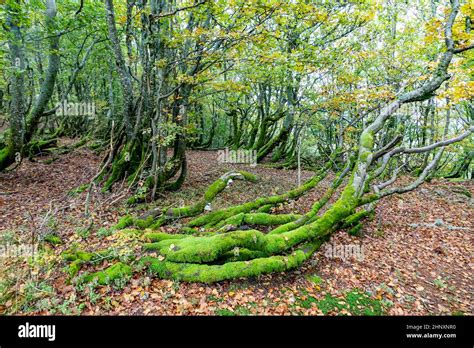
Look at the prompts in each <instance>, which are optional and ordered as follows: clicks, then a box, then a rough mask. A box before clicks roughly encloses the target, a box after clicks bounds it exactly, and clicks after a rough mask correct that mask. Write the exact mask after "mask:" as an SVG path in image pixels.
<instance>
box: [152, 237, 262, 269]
mask: <svg viewBox="0 0 474 348" xmlns="http://www.w3.org/2000/svg"><path fill="white" fill-rule="evenodd" d="M264 237H265V235H264V234H263V233H262V232H259V231H256V230H248V231H234V232H229V233H226V234H217V235H213V236H210V237H191V236H190V237H187V238H183V239H178V240H176V239H166V240H163V241H161V242H158V243H157V244H156V245H155V248H156V250H159V253H160V254H161V255H163V256H165V257H166V260H167V261H173V262H188V263H206V262H211V261H215V260H217V259H218V258H219V257H220V256H222V255H223V254H224V253H226V252H228V251H231V250H233V249H234V248H235V247H242V248H247V249H252V250H259V249H261V248H262V245H263V241H264Z"/></svg>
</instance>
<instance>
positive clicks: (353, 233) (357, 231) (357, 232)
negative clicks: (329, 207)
mask: <svg viewBox="0 0 474 348" xmlns="http://www.w3.org/2000/svg"><path fill="white" fill-rule="evenodd" d="M361 230H362V224H361V223H360V222H359V223H357V224H356V225H355V226H354V227H352V228H350V229H349V231H347V233H349V234H350V235H351V236H359V235H360V232H361Z"/></svg>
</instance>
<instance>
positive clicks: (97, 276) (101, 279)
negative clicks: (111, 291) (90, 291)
mask: <svg viewBox="0 0 474 348" xmlns="http://www.w3.org/2000/svg"><path fill="white" fill-rule="evenodd" d="M131 275H132V268H131V267H130V266H128V265H126V264H124V263H122V262H117V263H116V264H114V265H112V266H110V267H108V268H106V269H104V270H103V271H99V272H95V273H91V274H86V275H84V276H83V277H82V279H81V282H85V283H89V282H92V281H94V280H97V284H99V285H107V284H110V283H111V282H112V281H115V280H118V279H123V278H128V277H130V276H131Z"/></svg>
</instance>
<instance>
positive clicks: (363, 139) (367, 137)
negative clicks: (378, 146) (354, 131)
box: [360, 131, 374, 150]
mask: <svg viewBox="0 0 474 348" xmlns="http://www.w3.org/2000/svg"><path fill="white" fill-rule="evenodd" d="M360 145H361V146H362V147H363V148H365V149H369V150H371V149H372V148H373V146H374V134H373V133H372V132H370V131H365V132H363V133H362V134H361V136H360Z"/></svg>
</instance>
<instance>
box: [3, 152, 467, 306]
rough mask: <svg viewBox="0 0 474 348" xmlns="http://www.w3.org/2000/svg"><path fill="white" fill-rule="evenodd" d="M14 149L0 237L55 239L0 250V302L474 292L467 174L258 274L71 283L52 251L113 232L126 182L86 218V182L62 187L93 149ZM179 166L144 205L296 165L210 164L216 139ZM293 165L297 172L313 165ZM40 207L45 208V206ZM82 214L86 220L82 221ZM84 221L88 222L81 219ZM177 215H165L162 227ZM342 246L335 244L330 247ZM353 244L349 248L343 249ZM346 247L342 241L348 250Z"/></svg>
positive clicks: (243, 193) (346, 301)
mask: <svg viewBox="0 0 474 348" xmlns="http://www.w3.org/2000/svg"><path fill="white" fill-rule="evenodd" d="M46 159H48V158H47V157H45V158H40V159H37V161H36V162H30V161H27V160H26V161H24V162H23V163H22V164H21V165H20V166H19V167H18V168H16V169H15V170H13V171H10V172H7V173H2V174H0V217H1V218H0V241H1V242H2V243H0V245H14V244H16V245H18V244H24V243H28V242H29V241H31V240H32V239H33V238H36V239H37V238H38V236H41V235H44V234H45V233H50V232H55V233H57V234H58V235H59V236H60V237H61V239H62V240H63V244H61V245H57V246H51V245H49V244H47V243H42V244H41V248H40V250H38V251H37V255H38V257H37V258H36V260H35V261H32V260H29V261H28V260H24V259H21V258H5V257H3V258H1V259H0V272H1V274H0V314H1V313H5V314H12V313H14V314H29V315H31V314H36V315H40V314H44V315H47V314H66V315H67V314H73V315H74V314H84V315H97V314H101V315H118V314H120V315H254V314H257V315H364V314H375V315H426V314H433V315H438V314H440V315H462V314H465V315H472V314H473V312H474V311H473V307H472V304H473V303H474V302H473V299H472V294H473V293H474V291H473V290H474V289H473V287H474V282H473V274H474V272H473V263H472V255H473V251H474V250H473V249H474V247H473V246H474V241H473V231H474V209H473V206H474V200H473V198H471V196H472V194H473V193H474V182H473V181H463V182H452V181H447V180H433V181H432V182H430V183H425V184H423V185H422V186H421V187H420V188H418V189H417V190H416V191H414V192H411V193H408V194H405V195H403V196H392V197H389V198H387V199H384V200H383V201H381V202H380V203H379V204H378V206H377V208H376V216H375V218H374V219H372V220H370V221H365V222H364V227H363V230H362V236H359V237H356V236H350V235H349V234H348V233H347V232H346V231H338V232H336V233H334V234H333V235H332V237H331V239H330V241H329V242H327V243H326V244H324V245H323V246H322V248H321V249H320V250H319V251H318V252H316V253H315V254H314V255H313V257H312V258H311V259H310V261H308V262H306V263H305V264H304V265H303V266H302V267H301V268H300V269H298V270H294V271H291V272H287V273H285V274H273V275H265V276H261V277H259V278H257V279H246V280H245V279H241V280H234V281H224V282H219V283H216V284H210V285H209V284H200V283H184V282H176V281H170V280H161V279H156V278H153V277H151V276H150V275H147V274H145V273H143V274H139V273H136V274H134V276H133V278H132V279H131V280H130V281H129V282H127V283H125V284H122V285H121V286H119V287H117V286H103V287H99V288H96V289H93V288H92V287H82V288H79V287H78V286H77V285H74V284H69V283H68V281H67V274H66V272H65V269H64V267H65V264H64V263H63V261H62V259H61V256H60V254H61V252H62V251H64V250H66V249H67V248H68V247H70V246H71V245H73V244H76V245H85V246H87V247H88V248H89V249H100V248H101V247H103V246H104V245H106V244H107V243H108V242H109V241H110V240H112V239H113V238H114V235H110V236H106V235H100V233H97V231H98V229H99V228H100V227H107V226H112V225H113V224H115V223H116V222H117V221H118V219H119V218H120V217H121V216H123V215H125V214H127V213H132V214H138V213H140V212H143V211H145V210H146V209H149V208H150V206H151V205H148V206H147V205H144V204H142V205H140V206H137V207H134V208H130V207H127V206H126V204H125V202H126V199H127V198H128V197H130V195H131V194H130V193H129V192H128V191H127V189H126V187H125V188H124V186H123V185H122V187H120V185H118V186H119V187H117V188H115V189H114V192H113V193H107V194H102V193H100V190H98V189H97V190H93V192H92V195H91V204H90V211H91V219H92V220H91V219H87V218H85V217H84V207H85V200H86V198H85V196H86V194H85V193H81V194H71V190H72V189H75V188H77V187H78V186H80V185H82V184H86V183H88V182H89V181H90V179H91V178H92V177H93V176H94V175H95V174H96V172H97V170H98V166H99V164H100V160H101V156H99V155H97V154H94V153H93V152H91V151H90V150H87V149H79V150H76V151H74V152H71V153H69V154H66V155H62V156H60V157H58V158H57V159H56V160H55V161H53V162H52V163H51V164H45V163H42V162H44V161H45V160H46ZM188 160H189V176H188V178H187V181H186V183H185V185H184V186H183V188H182V189H181V190H180V191H178V192H172V193H166V194H165V195H164V196H163V198H162V199H159V200H158V201H157V202H155V203H153V205H156V206H160V207H165V206H181V205H183V204H188V203H190V202H192V201H193V200H195V199H196V198H199V197H201V196H202V194H203V192H204V191H205V189H206V187H207V186H208V185H209V184H210V183H212V182H213V181H214V180H215V179H216V178H218V177H219V176H220V175H222V174H223V173H225V172H226V171H228V170H229V169H233V168H242V169H246V170H248V171H250V172H253V173H255V174H257V175H258V176H259V177H260V180H259V181H258V182H257V183H253V184H252V183H248V182H243V181H234V183H233V184H232V186H231V187H230V188H229V189H226V190H224V191H223V192H222V193H221V194H219V195H218V197H217V198H216V200H215V201H214V202H213V204H212V208H213V209H216V208H220V207H224V206H230V205H233V204H237V203H242V202H245V201H248V200H251V199H254V198H257V197H259V196H264V195H270V194H276V193H283V192H285V191H287V190H288V189H290V188H293V187H295V186H296V181H297V173H296V171H293V170H278V169H272V168H269V167H267V166H262V165H259V166H257V167H254V168H252V167H248V166H238V165H230V164H219V163H218V162H217V153H216V152H214V151H190V152H189V153H188ZM311 174H312V173H311V172H308V171H303V173H302V180H306V179H308V178H310V177H311ZM329 183H330V180H329V179H328V180H325V181H324V182H322V183H321V185H320V187H318V188H316V189H313V190H312V191H310V192H309V193H307V194H306V195H304V196H303V197H301V198H300V199H298V200H297V201H293V202H290V203H289V204H286V205H284V206H282V207H278V208H276V209H277V210H278V211H279V212H299V213H302V212H305V211H307V210H308V209H309V207H310V206H311V204H312V203H313V202H314V201H315V200H316V199H318V198H319V197H320V196H321V195H322V194H323V193H324V188H325V187H327V185H328V184H329ZM48 212H49V213H48ZM91 223H93V224H92V225H91ZM89 227H90V228H89ZM178 229H179V225H177V226H174V227H173V226H171V227H165V230H166V231H168V232H172V231H173V230H178ZM340 248H345V249H344V250H345V251H346V252H345V253H342V254H341V253H339V251H340V250H341V249H340ZM349 248H351V250H352V252H353V253H352V254H351V255H349V256H348V252H347V251H348V250H349ZM349 254H350V253H349Z"/></svg>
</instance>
